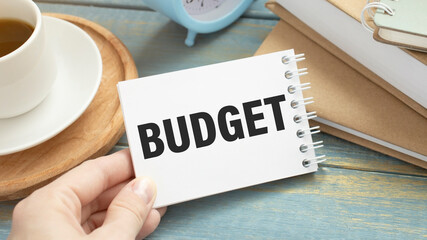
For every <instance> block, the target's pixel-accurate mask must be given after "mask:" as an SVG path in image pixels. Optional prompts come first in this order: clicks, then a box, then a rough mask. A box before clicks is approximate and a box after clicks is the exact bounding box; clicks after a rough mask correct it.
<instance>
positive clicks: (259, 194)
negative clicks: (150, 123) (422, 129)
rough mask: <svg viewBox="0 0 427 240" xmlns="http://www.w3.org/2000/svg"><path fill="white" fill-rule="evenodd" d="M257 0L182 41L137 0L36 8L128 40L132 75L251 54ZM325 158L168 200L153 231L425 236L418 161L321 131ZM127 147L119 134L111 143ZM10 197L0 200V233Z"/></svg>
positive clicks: (258, 30)
mask: <svg viewBox="0 0 427 240" xmlns="http://www.w3.org/2000/svg"><path fill="white" fill-rule="evenodd" d="M264 2H265V1H262V0H258V1H255V2H254V3H253V5H252V6H251V8H250V9H249V10H248V11H247V12H246V13H245V14H244V16H242V17H241V18H240V19H239V20H238V21H237V22H236V23H234V24H233V25H232V26H230V27H228V28H226V29H224V30H223V31H220V32H218V33H214V34H208V35H200V36H198V38H197V42H196V45H195V46H194V47H193V48H188V47H186V46H185V45H184V39H185V36H186V30H185V29H184V28H183V27H181V26H179V25H177V24H175V23H174V22H172V21H170V20H169V19H168V18H166V17H164V16H162V15H160V14H159V13H156V12H153V11H151V10H150V9H149V8H147V7H146V6H145V5H144V4H143V3H142V2H141V1H139V0H42V1H38V2H37V4H38V6H39V7H40V8H41V9H42V11H43V12H57V13H65V14H72V15H76V16H80V17H83V18H86V19H89V20H91V21H94V22H97V23H99V24H101V25H102V26H104V27H106V28H108V29H110V30H111V31H112V32H113V33H114V34H115V35H117V36H118V37H119V38H120V39H121V40H122V41H123V42H124V44H125V45H126V46H127V47H128V48H129V50H130V52H131V53H132V55H133V58H134V60H135V63H136V65H137V67H138V71H139V73H140V76H149V75H153V74H159V73H164V72H169V71H173V70H179V69H185V68H190V67H196V66H201V65H206V64H211V63H218V62H222V61H226V60H232V59H238V58H243V57H248V56H252V55H253V54H254V52H255V51H256V50H257V48H258V47H259V46H260V44H261V43H262V41H263V40H264V38H265V37H266V36H267V35H268V33H269V32H270V31H271V30H272V28H273V27H274V26H275V25H276V23H277V21H278V18H277V17H276V16H274V15H273V14H272V13H270V12H269V11H268V10H267V9H265V8H264ZM317 139H322V140H324V142H325V147H324V148H323V149H321V150H320V151H319V152H318V153H319V154H326V155H327V156H328V158H329V161H327V162H325V163H322V164H321V165H320V168H319V171H318V172H317V173H315V174H310V175H304V176H299V177H294V178H290V179H284V180H280V181H276V182H272V183H268V184H263V185H259V186H255V187H250V188H246V189H241V190H237V191H232V192H228V193H225V194H220V195H216V196H212V197H208V198H203V199H199V200H195V201H191V202H187V203H183V204H178V205H175V206H171V207H169V210H168V212H167V214H166V215H165V216H164V218H163V219H162V222H161V224H160V226H159V228H158V229H157V230H156V231H155V232H154V233H153V234H152V235H151V236H150V237H149V238H152V239H343V238H347V239H426V238H427V171H426V170H424V169H421V168H418V167H415V166H412V165H410V164H407V163H404V162H402V161H400V160H397V159H394V158H391V157H388V156H385V155H383V154H380V153H377V152H374V151H371V150H369V149H366V148H363V147H360V146H357V145H355V144H352V143H349V142H347V141H344V140H341V139H338V138H336V137H333V136H330V135H327V134H320V135H317V136H316V140H317ZM125 147H127V142H126V138H125V137H123V138H122V139H121V140H120V141H119V142H118V143H117V145H116V146H115V148H114V149H113V150H112V151H116V150H119V149H122V148H125ZM16 203H17V202H16V201H10V202H2V203H0V239H5V238H6V237H7V235H8V233H9V231H10V226H11V217H12V210H13V207H14V206H15V205H16Z"/></svg>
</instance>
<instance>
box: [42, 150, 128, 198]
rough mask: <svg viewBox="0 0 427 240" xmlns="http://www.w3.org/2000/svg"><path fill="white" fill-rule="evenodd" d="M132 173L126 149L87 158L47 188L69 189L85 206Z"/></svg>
mask: <svg viewBox="0 0 427 240" xmlns="http://www.w3.org/2000/svg"><path fill="white" fill-rule="evenodd" d="M133 175H134V173H133V168H132V163H131V157H130V153H129V150H128V149H125V150H122V151H119V152H116V153H114V154H112V155H109V156H104V157H100V158H97V159H95V160H89V161H86V162H84V163H83V164H81V165H80V166H78V167H76V168H74V169H73V170H71V171H69V172H67V173H66V174H64V175H63V176H61V177H60V178H58V179H57V180H56V181H54V182H52V183H51V184H49V185H48V186H47V187H48V188H55V190H58V189H59V190H60V189H63V190H64V192H67V194H69V193H68V192H69V190H71V192H72V193H73V194H75V195H76V197H77V198H78V199H79V200H80V202H81V204H82V206H85V205H86V204H88V203H89V202H91V201H92V200H93V199H95V198H96V197H98V195H99V194H101V193H102V192H104V191H105V190H106V189H108V188H110V187H112V186H114V185H116V184H118V183H120V182H123V181H124V180H126V179H129V178H130V177H132V176H133Z"/></svg>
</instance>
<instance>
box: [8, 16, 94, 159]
mask: <svg viewBox="0 0 427 240" xmlns="http://www.w3.org/2000/svg"><path fill="white" fill-rule="evenodd" d="M43 21H44V23H45V26H46V33H47V41H48V45H49V46H50V47H53V48H54V49H53V51H54V53H55V58H56V61H57V64H58V66H57V67H58V76H57V79H56V81H55V84H54V86H53V87H52V90H51V92H50V94H49V95H48V96H47V97H46V99H45V100H43V102H42V103H41V104H40V105H39V106H37V107H36V108H34V109H33V110H31V111H30V112H28V113H25V114H23V115H20V116H18V117H14V118H8V119H0V155H5V154H10V153H15V152H18V151H22V150H25V149H27V148H30V147H33V146H35V145H37V144H40V143H42V142H44V141H46V140H48V139H50V138H52V137H54V136H55V135H57V134H58V133H60V132H61V131H62V130H64V129H65V128H66V127H68V126H69V125H71V124H72V123H73V122H74V121H75V120H77V119H78V118H79V117H80V115H81V114H82V113H83V112H84V111H85V110H86V108H87V107H88V106H89V104H90V103H91V101H92V99H93V98H94V96H95V94H96V92H97V90H98V87H99V84H100V82H101V78H102V59H101V54H100V53H99V50H98V48H97V46H96V44H95V42H94V41H93V40H92V38H90V37H89V35H88V34H87V33H86V32H84V31H83V30H82V29H80V28H79V27H77V26H75V25H73V24H71V23H69V22H67V21H64V20H60V19H57V18H53V17H47V16H43ZM58 144H61V143H58Z"/></svg>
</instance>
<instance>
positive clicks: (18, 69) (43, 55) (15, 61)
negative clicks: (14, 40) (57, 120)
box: [0, 0, 57, 118]
mask: <svg viewBox="0 0 427 240" xmlns="http://www.w3.org/2000/svg"><path fill="white" fill-rule="evenodd" d="M0 19H18V20H21V21H24V22H26V23H28V24H30V25H32V26H33V27H34V32H33V33H32V35H31V36H30V38H28V40H27V41H26V42H25V43H24V44H23V45H21V46H20V47H19V48H17V49H16V50H15V51H13V52H11V53H9V54H7V55H5V56H3V57H0V118H10V117H15V116H18V115H20V114H23V113H26V112H28V111H30V110H31V109H33V108H35V107H36V106H37V105H39V104H40V103H41V102H42V101H43V99H44V98H45V97H46V96H47V95H48V94H49V91H50V89H51V88H52V85H53V83H54V81H55V79H56V73H57V68H56V62H55V59H54V55H53V51H52V49H51V47H50V46H48V45H47V44H46V42H47V41H46V38H47V36H46V34H45V27H44V23H43V18H42V15H41V13H40V10H39V8H38V7H37V5H36V4H35V3H34V2H33V1H31V0H0Z"/></svg>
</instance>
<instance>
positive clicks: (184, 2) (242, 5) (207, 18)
mask: <svg viewBox="0 0 427 240" xmlns="http://www.w3.org/2000/svg"><path fill="white" fill-rule="evenodd" d="M252 1H253V0H144V2H145V3H146V4H147V6H148V7H150V8H152V9H154V10H156V11H158V12H160V13H163V14H165V15H166V16H168V17H169V18H171V19H172V20H173V21H175V22H177V23H178V24H181V25H183V26H184V27H186V28H187V29H188V33H187V38H186V39H185V44H186V45H187V46H189V47H191V46H193V45H194V40H195V38H196V35H197V34H198V33H211V32H215V31H218V30H220V29H223V28H225V27H226V26H228V25H230V24H231V23H232V22H234V21H235V20H237V19H238V18H239V17H240V16H241V15H242V14H243V13H244V12H245V11H246V9H247V8H248V7H249V6H250V5H251V3H252Z"/></svg>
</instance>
